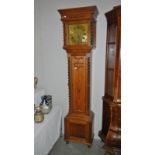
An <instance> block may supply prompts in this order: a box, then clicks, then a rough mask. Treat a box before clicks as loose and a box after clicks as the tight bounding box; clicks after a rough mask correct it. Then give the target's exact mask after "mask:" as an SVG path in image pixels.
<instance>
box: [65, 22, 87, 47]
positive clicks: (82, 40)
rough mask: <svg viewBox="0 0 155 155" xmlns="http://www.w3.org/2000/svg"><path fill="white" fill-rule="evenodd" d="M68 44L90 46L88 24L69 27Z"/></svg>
mask: <svg viewBox="0 0 155 155" xmlns="http://www.w3.org/2000/svg"><path fill="white" fill-rule="evenodd" d="M68 44H69V45H85V44H88V24H70V25H69V26H68Z"/></svg>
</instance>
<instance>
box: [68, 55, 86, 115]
mask: <svg viewBox="0 0 155 155" xmlns="http://www.w3.org/2000/svg"><path fill="white" fill-rule="evenodd" d="M85 63H86V60H85V57H84V56H72V68H71V70H72V79H73V80H72V90H73V91H72V95H73V96H72V100H73V103H72V108H73V109H72V110H73V112H78V113H85V112H86V71H85Z"/></svg>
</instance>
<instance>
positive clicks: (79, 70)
mask: <svg viewBox="0 0 155 155" xmlns="http://www.w3.org/2000/svg"><path fill="white" fill-rule="evenodd" d="M58 11H59V13H60V15H61V21H62V22H63V29H64V46H63V48H64V49H65V50H66V52H67V57H68V78H69V79H68V80H69V112H68V114H67V116H66V117H65V136H64V140H65V141H66V142H69V141H72V142H79V143H84V144H87V145H88V146H91V144H92V140H93V118H94V113H93V112H92V111H91V110H90V63H91V60H90V58H91V51H92V49H93V48H95V45H96V43H95V40H96V18H97V15H98V10H97V7H96V6H89V7H81V8H69V9H61V10H58Z"/></svg>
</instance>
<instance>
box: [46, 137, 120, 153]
mask: <svg viewBox="0 0 155 155" xmlns="http://www.w3.org/2000/svg"><path fill="white" fill-rule="evenodd" d="M103 145H104V143H103V142H102V141H101V140H96V139H95V140H94V141H93V144H92V146H91V148H88V146H87V145H84V144H79V143H72V142H69V144H66V142H65V141H64V139H63V137H61V138H60V139H59V140H58V141H57V142H56V144H55V145H54V146H53V148H52V150H51V151H50V153H49V154H48V155H111V153H109V152H107V151H106V150H104V149H103ZM115 155H119V154H118V153H117V154H116V153H115Z"/></svg>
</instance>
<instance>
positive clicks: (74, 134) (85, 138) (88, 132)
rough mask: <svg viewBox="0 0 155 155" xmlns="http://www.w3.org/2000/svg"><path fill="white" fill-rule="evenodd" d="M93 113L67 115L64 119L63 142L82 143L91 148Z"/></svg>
mask: <svg viewBox="0 0 155 155" xmlns="http://www.w3.org/2000/svg"><path fill="white" fill-rule="evenodd" d="M93 118H94V113H93V112H92V111H90V113H89V114H88V115H86V114H76V113H73V114H68V115H67V116H66V117H65V137H64V140H65V141H70V142H78V143H83V144H86V145H88V146H91V144H92V141H93Z"/></svg>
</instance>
